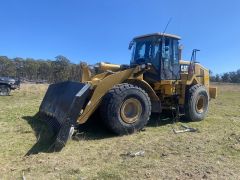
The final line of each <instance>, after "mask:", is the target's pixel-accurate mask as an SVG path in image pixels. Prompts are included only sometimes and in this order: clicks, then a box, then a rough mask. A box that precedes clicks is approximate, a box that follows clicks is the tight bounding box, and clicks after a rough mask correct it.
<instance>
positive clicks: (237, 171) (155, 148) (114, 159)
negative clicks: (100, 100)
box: [0, 84, 240, 179]
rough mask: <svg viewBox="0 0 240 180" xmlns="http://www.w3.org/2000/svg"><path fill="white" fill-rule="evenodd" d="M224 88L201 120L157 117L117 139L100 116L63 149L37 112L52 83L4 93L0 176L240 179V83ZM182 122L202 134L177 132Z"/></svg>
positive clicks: (0, 102)
mask: <svg viewBox="0 0 240 180" xmlns="http://www.w3.org/2000/svg"><path fill="white" fill-rule="evenodd" d="M217 86H218V87H219V97H218V99H216V100H212V101H211V103H210V111H209V115H208V117H207V118H206V119H205V120H204V121H202V122H195V123H186V122H179V123H177V124H172V123H171V119H170V120H166V119H165V120H160V119H159V118H157V117H156V116H152V118H151V122H150V123H149V125H148V126H147V127H146V128H145V131H142V132H139V133H136V134H133V135H129V136H122V137H116V136H114V135H112V134H111V133H109V132H108V131H107V130H106V129H105V128H104V127H102V126H101V124H100V123H98V121H100V119H98V117H95V121H96V122H95V123H92V125H89V126H84V128H83V132H82V133H81V134H79V135H78V137H76V138H74V140H71V141H69V142H68V144H67V146H66V147H65V148H64V149H63V150H62V151H61V152H59V153H57V152H52V151H51V150H50V147H51V143H52V138H51V136H52V135H51V133H47V132H49V131H48V128H47V126H46V125H45V124H44V123H43V122H41V121H40V120H39V118H38V116H36V113H37V111H38V107H39V105H40V103H41V100H42V98H43V95H44V93H45V91H46V86H45V85H23V87H22V89H21V90H18V91H15V92H13V93H12V94H11V96H8V97H0V179H22V178H23V177H26V179H201V178H202V179H240V85H230V84H227V85H221V84H218V85H217ZM182 123H184V124H187V125H188V126H190V127H195V128H198V129H199V132H197V133H182V134H174V133H173V131H172V128H173V127H175V128H178V127H179V126H180V124H182ZM138 151H144V152H145V153H144V155H143V156H136V157H131V156H129V155H128V154H129V153H135V152H138Z"/></svg>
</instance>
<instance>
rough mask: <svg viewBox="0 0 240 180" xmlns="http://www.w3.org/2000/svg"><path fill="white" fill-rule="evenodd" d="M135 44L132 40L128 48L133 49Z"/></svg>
mask: <svg viewBox="0 0 240 180" xmlns="http://www.w3.org/2000/svg"><path fill="white" fill-rule="evenodd" d="M133 44H134V41H131V42H130V43H129V46H128V49H129V50H131V49H132V47H133Z"/></svg>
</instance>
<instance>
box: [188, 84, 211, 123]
mask: <svg viewBox="0 0 240 180" xmlns="http://www.w3.org/2000/svg"><path fill="white" fill-rule="evenodd" d="M208 105H209V95H208V91H207V89H206V88H205V86H203V85H200V84H196V85H194V86H192V87H190V89H189V90H188V91H187V94H186V105H185V117H186V120H188V121H202V120H203V119H204V118H205V117H206V115H207V113H208Z"/></svg>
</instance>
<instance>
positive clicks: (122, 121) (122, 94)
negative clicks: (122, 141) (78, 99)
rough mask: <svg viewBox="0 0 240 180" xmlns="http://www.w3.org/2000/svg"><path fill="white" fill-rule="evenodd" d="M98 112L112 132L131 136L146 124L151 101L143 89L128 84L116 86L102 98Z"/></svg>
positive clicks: (149, 113)
mask: <svg viewBox="0 0 240 180" xmlns="http://www.w3.org/2000/svg"><path fill="white" fill-rule="evenodd" d="M100 112H101V116H102V119H103V122H104V123H105V124H106V126H107V127H108V128H109V129H110V130H111V131H112V132H114V133H116V134H118V135H125V134H131V133H134V132H136V131H139V130H141V129H142V128H143V127H144V126H145V125H146V124H147V122H148V120H149V117H150V115H151V101H150V98H149V96H148V94H147V93H146V92H145V91H144V90H143V89H141V88H139V87H137V86H134V85H131V84H128V83H123V84H118V85H116V86H114V87H113V88H112V89H111V90H110V91H109V92H108V93H107V94H106V95H105V96H104V98H103V101H102V104H101V107H100Z"/></svg>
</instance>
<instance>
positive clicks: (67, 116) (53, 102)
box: [39, 81, 90, 150]
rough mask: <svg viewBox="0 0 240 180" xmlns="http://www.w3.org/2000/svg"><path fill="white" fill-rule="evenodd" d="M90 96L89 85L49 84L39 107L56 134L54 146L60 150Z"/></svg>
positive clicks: (69, 82)
mask: <svg viewBox="0 0 240 180" xmlns="http://www.w3.org/2000/svg"><path fill="white" fill-rule="evenodd" d="M89 96H90V85H89V84H85V83H79V82H72V81H66V82H62V83H57V84H51V85H50V86H49V87H48V90H47V92H46V94H45V96H44V98H43V101H42V103H41V106H40V108H39V111H40V114H43V115H44V120H45V121H46V122H47V123H48V124H49V125H50V126H51V127H52V129H53V132H54V133H55V134H56V141H55V146H56V149H59V150H61V149H62V147H64V145H65V144H66V142H67V140H68V138H69V134H70V133H71V132H70V131H72V130H73V127H75V126H76V120H77V118H78V117H79V116H80V112H81V110H82V109H83V108H84V106H85V105H86V103H87V99H88V98H89Z"/></svg>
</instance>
